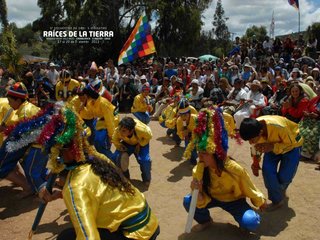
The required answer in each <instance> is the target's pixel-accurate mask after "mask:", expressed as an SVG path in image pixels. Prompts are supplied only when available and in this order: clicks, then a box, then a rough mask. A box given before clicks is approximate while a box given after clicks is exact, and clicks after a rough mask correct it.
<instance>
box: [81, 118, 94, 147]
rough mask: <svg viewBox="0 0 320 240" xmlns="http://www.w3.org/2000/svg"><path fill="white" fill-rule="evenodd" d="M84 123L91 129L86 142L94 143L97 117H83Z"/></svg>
mask: <svg viewBox="0 0 320 240" xmlns="http://www.w3.org/2000/svg"><path fill="white" fill-rule="evenodd" d="M83 121H84V122H85V124H86V125H87V126H88V127H89V128H90V130H91V135H90V136H89V137H88V142H89V143H90V144H94V139H95V131H96V130H95V129H96V124H97V119H96V118H93V119H83Z"/></svg>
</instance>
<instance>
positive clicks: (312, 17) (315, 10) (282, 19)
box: [6, 0, 320, 37]
mask: <svg viewBox="0 0 320 240" xmlns="http://www.w3.org/2000/svg"><path fill="white" fill-rule="evenodd" d="M6 2H7V7H8V19H9V22H15V23H16V24H17V26H18V27H23V26H25V25H26V24H28V23H31V22H33V21H34V20H36V19H37V18H39V17H40V8H39V7H38V6H37V0H23V1H22V0H7V1H6ZM216 2H217V1H216V0H213V1H212V4H211V6H210V7H209V8H208V9H207V10H206V11H205V12H204V14H203V18H202V21H203V23H204V25H203V30H210V29H212V21H213V15H214V12H215V6H216ZM299 2H300V15H301V20H300V22H301V23H300V26H301V31H303V30H305V29H306V28H307V26H309V25H311V24H312V23H313V22H320V0H300V1H299ZM222 6H223V8H224V10H225V16H226V17H228V18H229V20H228V21H227V26H228V28H229V31H230V32H231V33H233V37H235V36H242V35H243V34H244V33H245V30H246V29H247V28H248V27H251V26H252V25H257V26H261V25H263V26H266V27H267V30H268V31H269V28H270V23H271V19H272V12H273V11H274V19H275V35H276V36H277V35H283V34H288V33H292V32H297V31H298V11H297V10H296V9H295V8H294V7H292V6H290V5H289V3H288V0H266V1H262V0H222ZM235 6H236V7H235Z"/></svg>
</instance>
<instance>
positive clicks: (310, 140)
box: [299, 95, 320, 160]
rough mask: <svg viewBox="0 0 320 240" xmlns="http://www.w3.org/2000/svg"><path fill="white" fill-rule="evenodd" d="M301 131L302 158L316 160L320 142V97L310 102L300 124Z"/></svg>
mask: <svg viewBox="0 0 320 240" xmlns="http://www.w3.org/2000/svg"><path fill="white" fill-rule="evenodd" d="M299 129H300V135H301V136H302V137H303V138H304V141H303V145H302V151H301V156H302V157H304V158H307V159H312V160H316V155H317V153H318V152H319V140H320V137H319V136H320V95H318V96H317V97H315V98H313V99H311V100H310V102H309V105H308V107H307V108H306V111H305V112H304V113H303V119H302V121H301V122H300V123H299Z"/></svg>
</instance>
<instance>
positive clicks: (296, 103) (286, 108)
mask: <svg viewBox="0 0 320 240" xmlns="http://www.w3.org/2000/svg"><path fill="white" fill-rule="evenodd" d="M288 90H289V97H288V99H287V100H286V101H284V103H283V105H282V110H281V111H282V116H284V117H286V118H288V119H289V120H291V121H293V122H296V123H298V122H299V121H300V120H301V118H302V117H303V112H304V111H305V110H306V109H307V107H308V103H309V101H308V99H307V98H306V97H305V95H304V91H303V88H302V87H301V86H300V85H299V84H297V83H293V84H291V85H290V87H289V89H288Z"/></svg>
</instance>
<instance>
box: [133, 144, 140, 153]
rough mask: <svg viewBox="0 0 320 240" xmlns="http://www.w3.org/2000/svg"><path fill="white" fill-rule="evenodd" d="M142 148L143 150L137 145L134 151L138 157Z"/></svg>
mask: <svg viewBox="0 0 320 240" xmlns="http://www.w3.org/2000/svg"><path fill="white" fill-rule="evenodd" d="M140 148H141V146H140V144H137V145H136V148H135V149H134V153H135V154H136V155H139V153H140Z"/></svg>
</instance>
